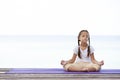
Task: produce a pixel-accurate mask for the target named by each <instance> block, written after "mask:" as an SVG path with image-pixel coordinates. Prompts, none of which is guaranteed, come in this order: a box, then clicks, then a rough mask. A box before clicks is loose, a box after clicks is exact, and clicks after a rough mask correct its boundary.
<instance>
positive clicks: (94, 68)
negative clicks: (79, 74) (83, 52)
mask: <svg viewBox="0 0 120 80" xmlns="http://www.w3.org/2000/svg"><path fill="white" fill-rule="evenodd" d="M86 67H87V68H88V71H89V72H91V71H92V72H94V71H99V70H100V69H101V66H100V65H98V64H93V63H88V65H87V66H86Z"/></svg>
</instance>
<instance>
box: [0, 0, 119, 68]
mask: <svg viewBox="0 0 120 80" xmlns="http://www.w3.org/2000/svg"><path fill="white" fill-rule="evenodd" d="M119 14H120V1H119V0H1V1H0V68H62V66H61V65H60V61H61V59H64V60H68V59H70V58H71V57H72V54H73V49H74V47H75V46H76V45H77V35H78V33H79V31H80V30H82V29H87V30H88V31H89V32H90V36H91V45H92V46H93V47H94V49H95V57H96V59H97V60H104V62H105V65H104V66H103V67H102V68H105V69H112V68H114V69H118V68H120V64H119V61H120V59H119V56H120V54H119V52H120V50H119V48H120V31H119V26H120V15H119Z"/></svg>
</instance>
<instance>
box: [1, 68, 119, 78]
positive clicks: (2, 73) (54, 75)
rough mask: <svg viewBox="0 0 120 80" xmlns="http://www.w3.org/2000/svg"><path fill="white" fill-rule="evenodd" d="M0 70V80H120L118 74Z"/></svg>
mask: <svg viewBox="0 0 120 80" xmlns="http://www.w3.org/2000/svg"><path fill="white" fill-rule="evenodd" d="M8 70H9V69H7V68H5V69H0V80H120V74H32V73H28V74H6V73H5V72H7V71H8Z"/></svg>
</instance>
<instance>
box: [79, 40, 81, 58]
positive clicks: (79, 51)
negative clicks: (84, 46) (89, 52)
mask: <svg viewBox="0 0 120 80" xmlns="http://www.w3.org/2000/svg"><path fill="white" fill-rule="evenodd" d="M79 42H80V40H78V46H79V47H78V57H79V58H81V51H80V44H79Z"/></svg>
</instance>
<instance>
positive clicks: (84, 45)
mask: <svg viewBox="0 0 120 80" xmlns="http://www.w3.org/2000/svg"><path fill="white" fill-rule="evenodd" d="M80 46H81V47H87V46H88V45H87V43H81V44H80Z"/></svg>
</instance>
